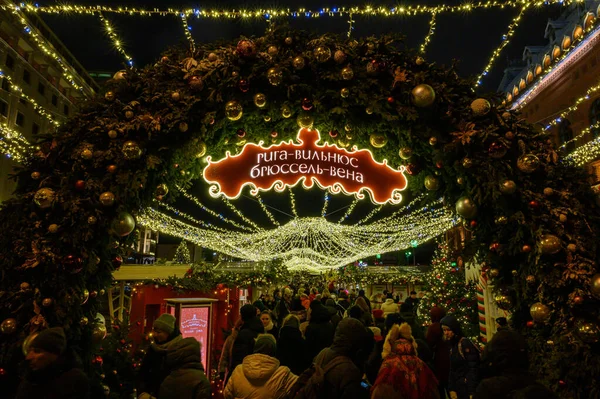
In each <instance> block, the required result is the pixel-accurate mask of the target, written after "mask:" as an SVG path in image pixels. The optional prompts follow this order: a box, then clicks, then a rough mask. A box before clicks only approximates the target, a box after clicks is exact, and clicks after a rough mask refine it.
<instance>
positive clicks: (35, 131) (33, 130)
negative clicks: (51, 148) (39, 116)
mask: <svg viewBox="0 0 600 399" xmlns="http://www.w3.org/2000/svg"><path fill="white" fill-rule="evenodd" d="M39 132H40V125H38V124H37V123H35V122H34V123H33V125H31V134H33V135H34V136H35V135H37V134H38V133H39Z"/></svg>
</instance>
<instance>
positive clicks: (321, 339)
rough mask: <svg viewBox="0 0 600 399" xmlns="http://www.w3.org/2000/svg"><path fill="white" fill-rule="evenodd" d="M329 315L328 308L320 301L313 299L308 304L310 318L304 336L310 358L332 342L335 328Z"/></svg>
mask: <svg viewBox="0 0 600 399" xmlns="http://www.w3.org/2000/svg"><path fill="white" fill-rule="evenodd" d="M331 316H332V314H331V313H330V311H329V309H328V308H327V307H325V306H323V304H321V302H319V301H313V302H312V303H311V304H310V319H309V322H308V326H307V327H306V332H305V333H304V337H305V338H306V352H307V354H308V357H309V359H311V360H312V359H313V358H314V357H315V356H317V354H318V353H319V352H321V350H322V349H323V348H326V347H328V346H329V345H331V343H332V342H333V336H334V334H335V329H334V328H333V324H332V323H331Z"/></svg>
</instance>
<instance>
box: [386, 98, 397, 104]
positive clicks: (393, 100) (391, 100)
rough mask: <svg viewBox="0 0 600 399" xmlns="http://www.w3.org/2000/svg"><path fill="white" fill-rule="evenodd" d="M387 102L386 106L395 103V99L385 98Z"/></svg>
mask: <svg viewBox="0 0 600 399" xmlns="http://www.w3.org/2000/svg"><path fill="white" fill-rule="evenodd" d="M387 102H388V104H393V103H395V102H396V99H395V98H394V97H392V96H390V97H388V98H387Z"/></svg>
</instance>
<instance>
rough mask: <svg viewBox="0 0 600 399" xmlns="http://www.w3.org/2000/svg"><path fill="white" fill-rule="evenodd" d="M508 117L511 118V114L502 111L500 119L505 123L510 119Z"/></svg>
mask: <svg viewBox="0 0 600 399" xmlns="http://www.w3.org/2000/svg"><path fill="white" fill-rule="evenodd" d="M510 117H511V113H510V112H508V111H504V112H503V113H502V119H504V120H505V121H507V120H509V119H510Z"/></svg>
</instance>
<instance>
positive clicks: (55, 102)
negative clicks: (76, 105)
mask: <svg viewBox="0 0 600 399" xmlns="http://www.w3.org/2000/svg"><path fill="white" fill-rule="evenodd" d="M52 105H54V106H55V107H56V106H57V105H58V97H56V94H53V95H52Z"/></svg>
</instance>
